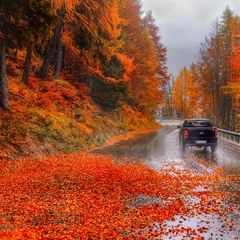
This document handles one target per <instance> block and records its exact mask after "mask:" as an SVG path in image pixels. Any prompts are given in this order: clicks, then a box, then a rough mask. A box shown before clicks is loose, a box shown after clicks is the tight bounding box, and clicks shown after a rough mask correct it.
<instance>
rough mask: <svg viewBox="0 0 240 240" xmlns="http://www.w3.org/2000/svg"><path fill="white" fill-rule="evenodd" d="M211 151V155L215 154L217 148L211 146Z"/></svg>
mask: <svg viewBox="0 0 240 240" xmlns="http://www.w3.org/2000/svg"><path fill="white" fill-rule="evenodd" d="M211 151H212V153H215V152H216V151H217V146H216V145H213V146H211Z"/></svg>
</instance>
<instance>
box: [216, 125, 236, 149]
mask: <svg viewBox="0 0 240 240" xmlns="http://www.w3.org/2000/svg"><path fill="white" fill-rule="evenodd" d="M218 133H219V134H218V136H219V137H220V138H221V139H223V140H224V141H227V142H230V143H233V144H235V145H238V146H240V133H236V132H231V131H227V130H223V129H219V128H218Z"/></svg>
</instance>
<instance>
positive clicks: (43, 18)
mask: <svg viewBox="0 0 240 240" xmlns="http://www.w3.org/2000/svg"><path fill="white" fill-rule="evenodd" d="M55 19H56V17H55V16H54V14H53V11H52V5H51V2H50V0H44V1H39V0H31V1H29V3H28V5H27V6H26V7H25V8H24V15H23V16H22V21H24V24H25V29H24V35H26V36H27V42H26V47H27V54H26V61H25V68H24V72H23V77H22V81H23V82H24V83H25V84H27V83H28V77H29V72H30V65H31V58H32V52H33V50H34V47H35V46H36V45H44V43H46V41H47V40H48V38H49V37H50V36H51V28H52V26H53V23H54V21H55Z"/></svg>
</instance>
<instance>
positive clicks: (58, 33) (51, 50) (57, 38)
mask: <svg viewBox="0 0 240 240" xmlns="http://www.w3.org/2000/svg"><path fill="white" fill-rule="evenodd" d="M65 13H66V10H65V9H61V10H59V11H58V15H59V17H60V18H61V19H63V18H64V15H65ZM62 31H63V21H62V20H59V22H58V23H57V26H56V28H55V31H54V34H53V37H52V39H51V40H50V42H49V45H48V49H47V52H46V55H45V59H44V61H43V65H42V67H41V69H40V72H39V77H40V78H45V77H46V76H47V72H48V69H49V66H50V64H51V61H52V59H53V57H54V54H55V52H56V48H57V44H58V43H60V42H61V38H62Z"/></svg>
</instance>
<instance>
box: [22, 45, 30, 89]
mask: <svg viewBox="0 0 240 240" xmlns="http://www.w3.org/2000/svg"><path fill="white" fill-rule="evenodd" d="M32 51H33V44H31V45H29V46H28V48H27V55H26V61H25V67H24V72H23V77H22V81H23V82H24V83H25V84H28V78H29V72H30V66H31V59H32Z"/></svg>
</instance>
